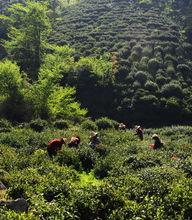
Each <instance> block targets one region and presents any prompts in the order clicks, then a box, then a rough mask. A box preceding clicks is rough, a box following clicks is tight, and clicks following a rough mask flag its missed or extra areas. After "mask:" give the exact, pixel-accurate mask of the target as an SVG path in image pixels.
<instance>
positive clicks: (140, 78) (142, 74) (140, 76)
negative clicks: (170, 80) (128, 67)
mask: <svg viewBox="0 0 192 220" xmlns="http://www.w3.org/2000/svg"><path fill="white" fill-rule="evenodd" d="M135 78H136V80H137V81H138V82H140V83H141V84H142V85H143V84H144V83H145V82H146V81H147V78H148V76H147V74H146V73H145V72H143V71H138V72H137V73H136V74H135Z"/></svg>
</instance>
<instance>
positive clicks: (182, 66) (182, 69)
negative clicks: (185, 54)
mask: <svg viewBox="0 0 192 220" xmlns="http://www.w3.org/2000/svg"><path fill="white" fill-rule="evenodd" d="M177 70H178V71H179V72H181V73H182V75H183V77H184V78H189V77H191V76H192V71H191V68H190V67H189V66H188V65H186V64H179V65H178V66H177Z"/></svg>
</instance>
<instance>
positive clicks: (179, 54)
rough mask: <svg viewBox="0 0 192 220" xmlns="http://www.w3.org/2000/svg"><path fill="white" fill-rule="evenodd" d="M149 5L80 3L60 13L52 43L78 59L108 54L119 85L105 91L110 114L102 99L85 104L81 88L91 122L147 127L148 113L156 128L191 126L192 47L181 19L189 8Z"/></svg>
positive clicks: (81, 98) (178, 2)
mask: <svg viewBox="0 0 192 220" xmlns="http://www.w3.org/2000/svg"><path fill="white" fill-rule="evenodd" d="M147 2H148V1H129V0H127V1H126V0H124V1H115V0H114V1H107V0H106V1H99V0H95V1H89V0H84V1H83V0H82V1H80V2H79V3H77V4H76V5H74V6H71V7H68V8H66V9H65V10H63V11H62V13H61V16H60V17H59V18H58V20H57V21H56V23H55V25H54V32H53V34H52V36H51V37H50V41H51V42H53V43H56V44H59V45H63V44H69V45H70V46H71V47H73V48H75V49H76V53H77V55H78V56H81V55H85V56H97V57H98V56H101V55H103V54H108V55H107V56H108V59H109V60H111V61H112V63H113V72H112V73H111V74H112V75H114V76H115V82H114V84H113V86H112V87H111V85H109V86H108V89H106V88H105V89H104V94H105V95H106V96H105V97H106V100H105V101H106V102H107V106H110V110H109V108H108V109H107V108H102V107H100V106H103V105H105V101H103V97H101V96H99V97H98V98H95V97H94V95H91V99H94V100H90V99H88V100H87V99H86V97H85V96H84V95H83V94H82V91H81V89H79V88H78V86H77V91H78V97H79V99H80V102H81V103H82V104H83V106H84V107H87V108H88V109H89V111H90V115H91V116H93V117H98V116H102V115H108V116H110V117H113V118H115V119H117V120H124V121H126V120H131V121H135V120H137V121H141V120H142V121H145V122H149V121H150V119H149V117H147V116H146V114H147V113H148V112H150V117H152V118H153V120H154V121H156V122H159V116H160V117H161V118H162V119H163V120H164V123H166V121H167V122H168V123H175V122H177V123H188V121H189V120H191V112H192V103H191V98H190V96H191V92H192V88H191V85H192V63H191V58H192V52H191V51H192V50H191V49H192V45H191V44H190V43H189V42H188V41H187V38H186V35H185V28H186V23H187V22H186V21H185V20H184V19H183V18H184V16H182V15H184V11H185V12H186V11H187V9H186V5H185V4H184V3H182V2H181V1H175V4H173V5H171V3H170V2H167V3H165V2H164V1H158V2H155V1H151V3H147ZM149 2H150V1H149ZM186 4H187V3H186ZM185 9H186V10H185ZM184 23H185V25H184ZM188 40H189V39H188ZM72 85H75V84H73V83H72ZM75 86H76V85H75ZM85 86H86V85H85ZM105 87H106V86H105ZM93 88H95V87H93ZM85 89H86V88H84V90H85ZM87 90H88V89H87ZM100 90H101V91H102V88H100ZM88 92H90V91H89V90H88V91H87V93H88ZM91 94H92V93H91ZM111 95H112V97H111ZM99 99H100V100H99ZM85 100H87V101H85ZM94 102H95V103H97V107H95V105H94V104H91V103H94ZM95 108H97V109H96V110H94V109H95ZM145 110H146V112H145ZM142 111H143V113H142ZM98 112H99V113H98ZM104 112H105V113H104ZM126 115H127V116H126ZM128 115H129V116H128ZM157 115H158V117H157Z"/></svg>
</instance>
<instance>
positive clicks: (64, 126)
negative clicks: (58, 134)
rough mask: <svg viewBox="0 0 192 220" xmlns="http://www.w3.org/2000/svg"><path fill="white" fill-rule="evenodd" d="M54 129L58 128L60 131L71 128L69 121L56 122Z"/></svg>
mask: <svg viewBox="0 0 192 220" xmlns="http://www.w3.org/2000/svg"><path fill="white" fill-rule="evenodd" d="M54 127H55V128H58V129H67V128H69V121H67V120H58V121H55V122H54Z"/></svg>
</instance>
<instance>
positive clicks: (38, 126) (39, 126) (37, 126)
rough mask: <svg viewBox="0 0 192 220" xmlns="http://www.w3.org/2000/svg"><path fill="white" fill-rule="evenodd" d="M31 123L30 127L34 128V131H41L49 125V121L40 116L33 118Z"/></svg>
mask: <svg viewBox="0 0 192 220" xmlns="http://www.w3.org/2000/svg"><path fill="white" fill-rule="evenodd" d="M29 125H30V128H31V129H33V130H34V131H37V132H41V131H43V130H44V129H45V128H46V127H47V125H48V123H47V121H45V120H42V119H40V118H39V119H35V120H32V121H31V122H30V124H29Z"/></svg>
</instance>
